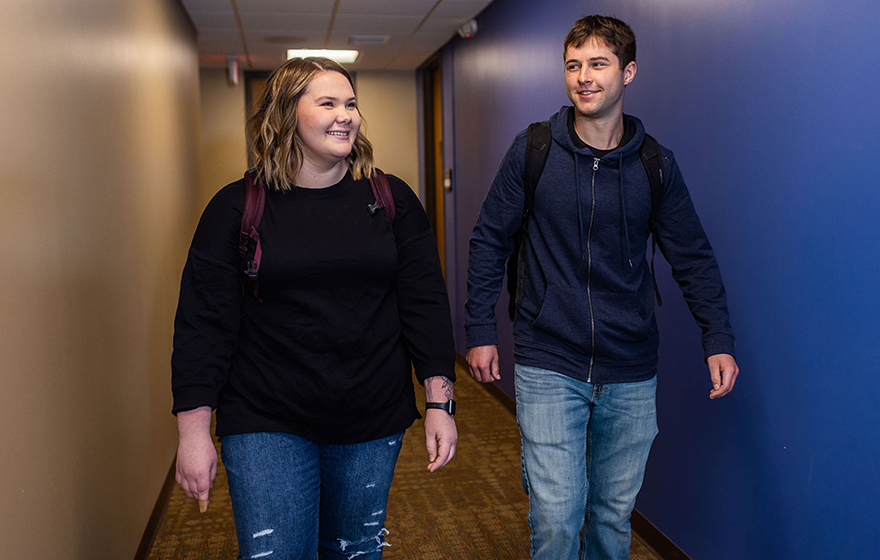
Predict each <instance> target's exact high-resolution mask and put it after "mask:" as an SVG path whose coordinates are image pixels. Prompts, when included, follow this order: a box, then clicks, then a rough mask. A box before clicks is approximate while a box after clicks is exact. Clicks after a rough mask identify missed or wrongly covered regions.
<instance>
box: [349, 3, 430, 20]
mask: <svg viewBox="0 0 880 560" xmlns="http://www.w3.org/2000/svg"><path fill="white" fill-rule="evenodd" d="M436 3H437V0H405V1H401V0H342V1H341V2H339V12H338V13H339V14H348V15H351V14H360V15H370V14H373V15H375V14H396V15H401V16H421V17H422V18H424V17H425V16H426V15H427V14H428V12H430V11H431V8H433V7H434V4H436Z"/></svg>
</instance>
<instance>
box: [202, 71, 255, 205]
mask: <svg viewBox="0 0 880 560" xmlns="http://www.w3.org/2000/svg"><path fill="white" fill-rule="evenodd" d="M245 87H246V86H245V83H244V79H243V78H240V79H239V81H238V85H237V86H236V85H232V84H230V83H229V79H228V77H227V72H226V70H225V69H223V68H202V69H201V70H200V71H199V90H200V92H201V95H200V97H201V115H202V128H201V148H200V149H201V157H200V181H199V182H200V192H201V196H202V199H203V202H204V203H205V204H207V202H208V200H210V199H211V197H212V196H213V195H214V194H215V193H216V192H217V191H218V190H220V188H221V187H223V186H224V185H227V184H228V183H231V182H233V181H237V180H238V179H241V177H242V175H243V174H244V172H245V170H246V169H247V142H246V140H245V131H244V125H245V120H246V117H245ZM203 206H204V204H203Z"/></svg>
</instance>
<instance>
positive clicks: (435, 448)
mask: <svg viewBox="0 0 880 560" xmlns="http://www.w3.org/2000/svg"><path fill="white" fill-rule="evenodd" d="M457 442H458V430H456V429H455V420H454V419H453V418H452V416H450V415H449V413H448V412H446V411H445V410H440V409H436V408H430V409H428V411H427V412H425V447H426V448H427V450H428V460H429V461H430V463H429V464H428V470H429V471H431V472H434V471H436V470H437V469H439V468H440V467H442V466H444V465H445V464H446V463H448V462H449V461H451V460H452V458H453V457H454V456H455V444H456V443H457Z"/></svg>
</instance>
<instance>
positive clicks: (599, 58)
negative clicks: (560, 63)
mask: <svg viewBox="0 0 880 560" xmlns="http://www.w3.org/2000/svg"><path fill="white" fill-rule="evenodd" d="M588 60H589V61H590V62H594V61H597V60H602V61H605V62H610V61H611V59H610V58H608V57H607V56H593V57H590V58H589V59H588ZM572 62H574V63H578V62H580V60H578V59H576V58H569V59H568V60H566V61H565V63H566V64H571V63H572Z"/></svg>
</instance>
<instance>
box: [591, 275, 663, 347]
mask: <svg viewBox="0 0 880 560" xmlns="http://www.w3.org/2000/svg"><path fill="white" fill-rule="evenodd" d="M593 311H594V312H595V316H596V354H597V356H600V357H601V358H605V359H610V360H614V361H615V362H623V363H627V362H632V361H640V360H641V358H642V357H641V354H642V352H643V350H644V349H643V348H642V347H641V346H642V345H643V343H644V342H645V341H646V340H647V339H648V335H649V334H650V328H649V327H650V318H649V317H646V315H647V314H648V312H647V308H646V307H645V306H644V305H642V302H641V299H640V298H639V294H637V293H615V292H598V293H597V292H594V293H593Z"/></svg>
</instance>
